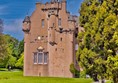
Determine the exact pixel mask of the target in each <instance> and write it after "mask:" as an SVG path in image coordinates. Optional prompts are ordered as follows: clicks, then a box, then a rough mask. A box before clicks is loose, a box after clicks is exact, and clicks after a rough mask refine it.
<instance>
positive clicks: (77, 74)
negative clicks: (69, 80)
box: [70, 63, 80, 77]
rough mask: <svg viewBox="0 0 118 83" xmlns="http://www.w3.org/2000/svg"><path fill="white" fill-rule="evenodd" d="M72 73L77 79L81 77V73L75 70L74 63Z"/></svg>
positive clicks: (71, 66)
mask: <svg viewBox="0 0 118 83" xmlns="http://www.w3.org/2000/svg"><path fill="white" fill-rule="evenodd" d="M70 72H71V73H72V74H73V75H74V76H75V77H80V71H78V70H77V69H76V68H75V66H74V64H73V63H72V64H71V65H70Z"/></svg>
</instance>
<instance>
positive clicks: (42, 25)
mask: <svg viewBox="0 0 118 83" xmlns="http://www.w3.org/2000/svg"><path fill="white" fill-rule="evenodd" d="M44 25H45V24H44V19H42V27H44Z"/></svg>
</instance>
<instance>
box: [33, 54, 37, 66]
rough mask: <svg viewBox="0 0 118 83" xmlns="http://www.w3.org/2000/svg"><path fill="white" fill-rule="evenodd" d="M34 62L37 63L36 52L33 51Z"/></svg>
mask: <svg viewBox="0 0 118 83" xmlns="http://www.w3.org/2000/svg"><path fill="white" fill-rule="evenodd" d="M34 64H37V53H34Z"/></svg>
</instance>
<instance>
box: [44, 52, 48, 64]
mask: <svg viewBox="0 0 118 83" xmlns="http://www.w3.org/2000/svg"><path fill="white" fill-rule="evenodd" d="M47 63H48V55H47V53H44V64H47Z"/></svg>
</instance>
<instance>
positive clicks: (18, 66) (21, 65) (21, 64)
mask: <svg viewBox="0 0 118 83" xmlns="http://www.w3.org/2000/svg"><path fill="white" fill-rule="evenodd" d="M23 63H24V53H22V54H21V57H20V58H19V59H18V60H17V62H16V64H15V66H16V67H17V68H20V69H23Z"/></svg>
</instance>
